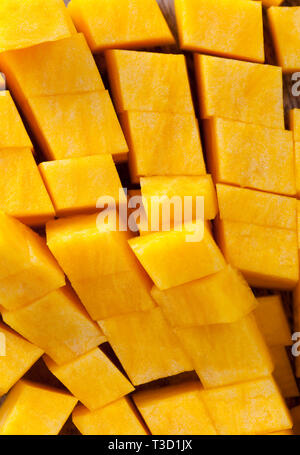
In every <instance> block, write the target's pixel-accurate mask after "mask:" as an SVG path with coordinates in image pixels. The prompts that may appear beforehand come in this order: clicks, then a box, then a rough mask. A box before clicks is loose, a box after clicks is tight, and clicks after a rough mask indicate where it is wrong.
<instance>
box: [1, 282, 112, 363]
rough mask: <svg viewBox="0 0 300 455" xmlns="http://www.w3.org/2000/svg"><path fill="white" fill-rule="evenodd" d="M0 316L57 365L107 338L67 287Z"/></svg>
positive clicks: (68, 360)
mask: <svg viewBox="0 0 300 455" xmlns="http://www.w3.org/2000/svg"><path fill="white" fill-rule="evenodd" d="M2 316H3V319H4V321H5V322H6V323H7V324H8V325H9V326H10V327H11V328H13V329H14V330H16V331H17V332H18V333H20V334H21V335H23V336H24V337H25V338H27V339H28V340H29V341H31V342H32V343H34V344H35V345H37V346H39V347H40V348H41V349H43V350H44V351H45V352H46V353H47V354H48V355H49V356H50V357H51V358H52V359H53V360H54V361H55V362H56V363H58V364H60V365H61V364H63V363H66V362H70V361H71V360H73V359H75V358H76V357H78V356H80V355H82V354H84V353H85V352H87V351H89V350H90V349H93V348H95V347H96V346H98V345H99V344H100V343H103V342H104V341H106V340H105V337H104V336H103V334H102V333H101V331H100V329H99V328H98V327H97V326H96V324H94V323H93V322H92V321H91V320H90V319H89V318H88V316H87V314H86V312H85V311H84V308H83V307H82V305H81V304H80V302H79V300H78V299H77V297H76V295H75V294H74V293H73V291H71V289H69V288H67V287H64V288H61V289H59V290H57V291H54V292H51V293H50V294H48V295H47V296H46V297H43V298H42V299H40V300H37V301H36V302H34V303H31V304H30V305H27V306H26V307H24V308H21V309H19V310H15V311H4V312H3V313H2Z"/></svg>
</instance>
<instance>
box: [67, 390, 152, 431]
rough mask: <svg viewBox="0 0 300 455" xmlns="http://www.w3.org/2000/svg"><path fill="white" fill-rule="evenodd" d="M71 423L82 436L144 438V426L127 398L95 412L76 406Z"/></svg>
mask: <svg viewBox="0 0 300 455" xmlns="http://www.w3.org/2000/svg"><path fill="white" fill-rule="evenodd" d="M72 418H73V423H74V425H75V426H76V427H77V428H78V430H79V431H80V432H81V434H83V435H90V436H92V435H95V436H99V435H105V436H108V435H110V436H121V435H129V436H133V435H135V436H145V435H146V434H148V433H147V431H146V429H145V426H144V424H143V423H142V420H141V418H140V416H139V415H138V413H137V411H136V410H135V408H134V406H133V405H132V403H131V401H130V399H129V398H121V399H120V400H117V401H114V402H113V403H110V404H108V405H106V406H104V407H103V408H100V409H97V411H93V412H91V411H89V410H88V409H86V408H85V407H84V406H77V408H75V410H74V411H73V414H72Z"/></svg>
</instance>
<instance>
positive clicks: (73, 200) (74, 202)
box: [39, 155, 126, 216]
mask: <svg viewBox="0 0 300 455" xmlns="http://www.w3.org/2000/svg"><path fill="white" fill-rule="evenodd" d="M39 170H40V172H41V174H42V177H43V179H44V182H45V185H46V188H47V190H48V192H49V194H50V196H51V199H52V202H53V205H54V208H55V212H56V214H57V216H65V215H70V214H76V213H84V212H95V211H96V204H97V201H98V199H99V198H100V197H103V198H105V197H107V198H113V200H114V201H115V202H116V204H119V203H124V202H125V200H126V197H125V193H124V191H123V188H122V185H121V181H120V178H119V175H118V172H117V169H116V167H115V165H114V162H113V159H112V156H111V155H93V156H85V157H82V158H73V159H68V160H57V161H46V162H44V163H41V164H40V165H39ZM108 200H110V199H108Z"/></svg>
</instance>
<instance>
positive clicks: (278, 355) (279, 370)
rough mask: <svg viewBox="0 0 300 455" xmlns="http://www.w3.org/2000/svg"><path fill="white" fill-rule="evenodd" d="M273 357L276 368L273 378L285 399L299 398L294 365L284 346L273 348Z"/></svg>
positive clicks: (271, 350) (271, 351) (271, 349)
mask: <svg viewBox="0 0 300 455" xmlns="http://www.w3.org/2000/svg"><path fill="white" fill-rule="evenodd" d="M270 353H271V357H272V360H273V363H274V366H275V369H274V373H273V376H274V378H275V381H276V382H277V384H278V386H279V388H280V390H281V393H282V396H283V397H284V398H290V397H297V396H299V389H298V386H297V383H296V380H295V376H294V373H293V369H292V365H291V363H290V360H289V357H288V355H287V352H286V348H285V347H284V346H272V347H271V348H270Z"/></svg>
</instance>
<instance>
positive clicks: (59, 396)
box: [0, 380, 77, 436]
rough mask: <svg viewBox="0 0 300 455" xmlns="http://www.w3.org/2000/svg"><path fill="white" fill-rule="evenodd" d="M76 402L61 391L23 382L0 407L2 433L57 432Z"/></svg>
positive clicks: (0, 432)
mask: <svg viewBox="0 0 300 455" xmlns="http://www.w3.org/2000/svg"><path fill="white" fill-rule="evenodd" d="M76 403H77V400H76V398H74V397H72V396H71V395H69V394H67V393H65V392H62V391H60V390H57V389H53V388H50V387H46V386H44V385H40V384H36V383H33V382H29V381H24V380H22V381H19V382H18V383H17V384H16V385H15V386H14V388H13V389H12V390H11V392H10V393H9V395H8V396H7V398H6V400H5V401H4V403H3V404H2V406H1V408H0V435H15V436H16V435H25V436H29V435H32V436H36V435H41V436H48V435H49V436H50V435H57V434H58V433H59V432H60V430H61V428H62V427H63V425H64V423H65V422H66V420H67V419H68V417H69V415H70V414H71V413H72V410H73V409H74V407H75V405H76Z"/></svg>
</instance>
